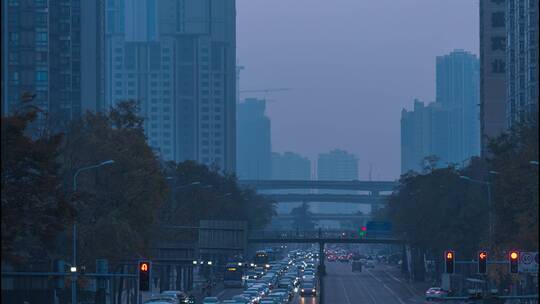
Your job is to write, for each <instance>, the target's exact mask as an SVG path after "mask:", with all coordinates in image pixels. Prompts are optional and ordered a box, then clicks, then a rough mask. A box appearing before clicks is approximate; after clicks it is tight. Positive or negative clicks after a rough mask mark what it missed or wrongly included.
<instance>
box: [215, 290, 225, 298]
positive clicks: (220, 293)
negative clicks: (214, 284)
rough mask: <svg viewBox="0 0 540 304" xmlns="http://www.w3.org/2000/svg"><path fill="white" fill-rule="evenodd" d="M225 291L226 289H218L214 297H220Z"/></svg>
mask: <svg viewBox="0 0 540 304" xmlns="http://www.w3.org/2000/svg"><path fill="white" fill-rule="evenodd" d="M225 291H227V290H226V289H223V290H222V291H220V292H219V293H218V294H217V295H216V297H218V298H220V297H221V296H222V295H223V294H224V293H225Z"/></svg>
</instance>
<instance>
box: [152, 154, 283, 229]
mask: <svg viewBox="0 0 540 304" xmlns="http://www.w3.org/2000/svg"><path fill="white" fill-rule="evenodd" d="M168 165H169V167H170V168H171V170H170V174H171V176H170V186H171V189H172V190H171V199H170V200H169V201H168V203H167V204H165V205H164V206H163V208H162V209H161V213H160V214H161V216H160V222H161V223H162V224H165V225H182V226H186V225H187V226H198V225H199V221H200V220H233V221H247V223H248V227H249V228H250V229H259V228H262V227H264V226H265V225H266V224H268V223H269V222H270V220H271V218H272V216H273V215H274V214H275V202H274V201H272V200H270V199H267V198H265V197H264V196H261V195H258V194H257V193H256V192H255V190H253V189H250V188H248V189H242V188H240V186H239V185H238V180H237V178H236V177H235V176H234V175H231V174H227V173H225V174H222V173H220V171H219V169H218V168H209V167H207V166H205V165H201V164H198V163H196V162H194V161H185V162H182V163H178V164H175V163H170V164H168ZM175 234H176V236H181V235H182V232H175Z"/></svg>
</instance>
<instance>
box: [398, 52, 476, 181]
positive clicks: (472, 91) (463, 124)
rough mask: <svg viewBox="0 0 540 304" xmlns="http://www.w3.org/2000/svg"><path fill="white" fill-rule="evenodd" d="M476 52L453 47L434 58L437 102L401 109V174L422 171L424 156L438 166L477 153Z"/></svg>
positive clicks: (456, 161)
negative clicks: (434, 161) (411, 108)
mask: <svg viewBox="0 0 540 304" xmlns="http://www.w3.org/2000/svg"><path fill="white" fill-rule="evenodd" d="M478 64H479V63H478V59H477V58H476V56H475V55H473V54H471V53H468V52H465V51H462V50H454V51H453V52H451V53H450V54H449V55H445V56H439V57H437V72H436V76H437V80H436V85H437V88H436V93H437V96H436V98H437V101H436V102H433V103H430V104H428V105H427V106H425V105H424V103H423V102H420V101H418V100H415V101H414V108H413V110H412V111H407V110H405V109H403V110H402V111H401V173H402V174H404V173H406V172H408V171H411V170H412V171H416V172H421V171H422V169H423V165H424V164H423V160H424V158H425V157H427V156H435V157H437V158H438V162H437V165H438V166H445V165H447V164H449V163H452V164H456V165H458V166H462V165H465V164H466V163H467V161H468V160H469V159H470V158H471V157H472V156H477V155H479V153H480V109H479V106H478V101H479V94H478V92H479V85H478V79H479V74H478V73H479V71H478V69H479V66H478Z"/></svg>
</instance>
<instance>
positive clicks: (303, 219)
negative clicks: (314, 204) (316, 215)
mask: <svg viewBox="0 0 540 304" xmlns="http://www.w3.org/2000/svg"><path fill="white" fill-rule="evenodd" d="M291 215H293V216H294V217H295V219H294V226H296V229H297V230H299V231H311V230H314V229H315V222H314V221H313V213H312V212H311V211H309V205H308V204H307V203H306V202H302V204H301V205H300V206H298V207H296V208H293V209H292V210H291Z"/></svg>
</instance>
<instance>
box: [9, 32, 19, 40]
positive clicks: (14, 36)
mask: <svg viewBox="0 0 540 304" xmlns="http://www.w3.org/2000/svg"><path fill="white" fill-rule="evenodd" d="M9 41H11V42H17V41H19V33H15V32H12V33H9Z"/></svg>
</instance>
